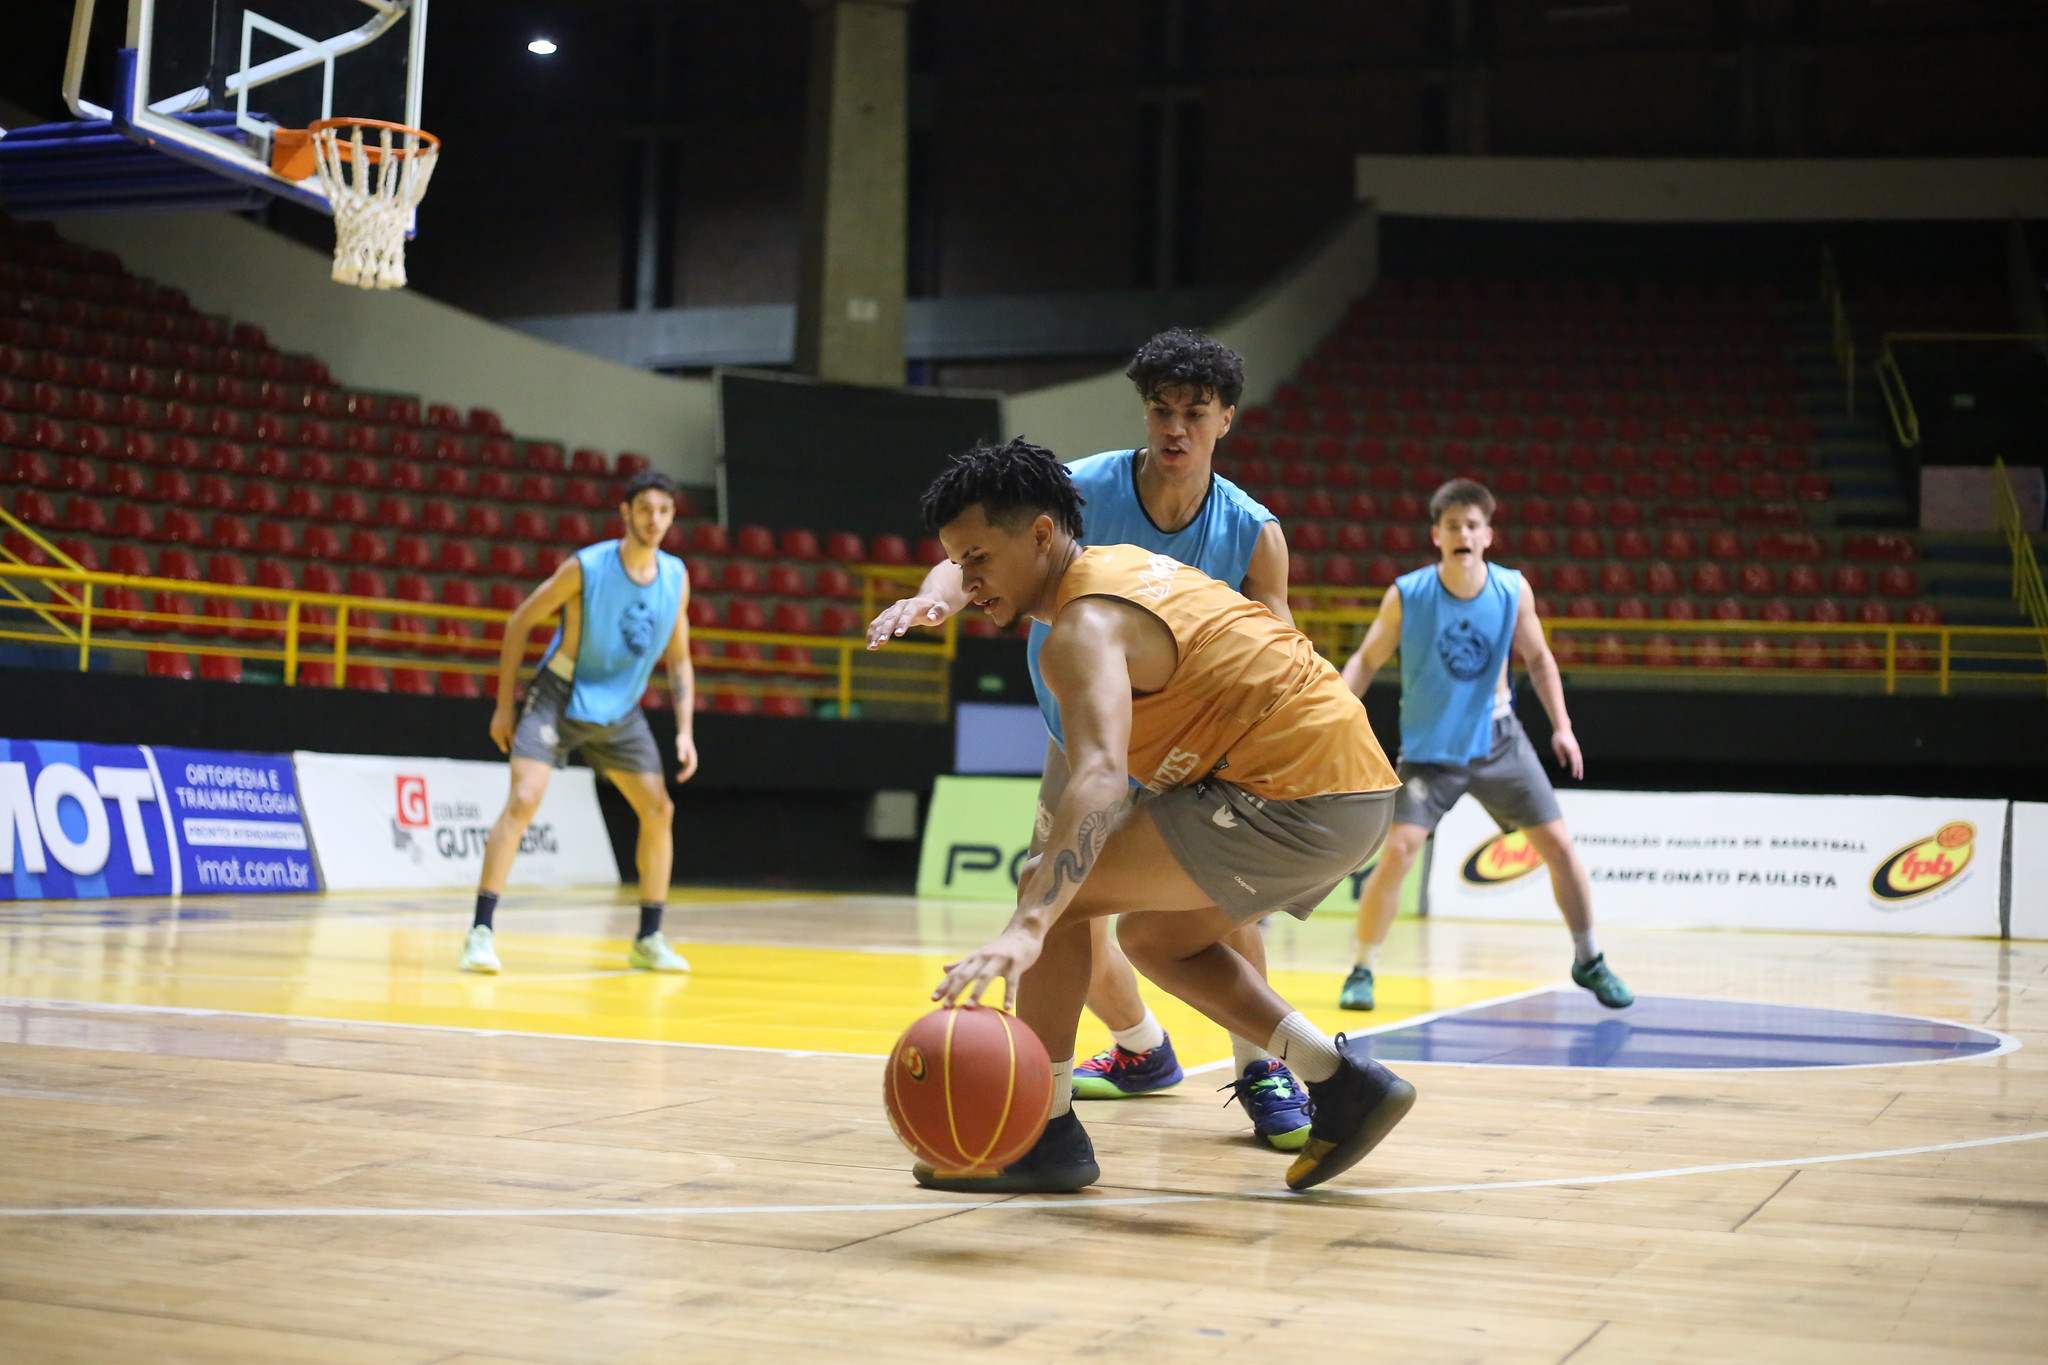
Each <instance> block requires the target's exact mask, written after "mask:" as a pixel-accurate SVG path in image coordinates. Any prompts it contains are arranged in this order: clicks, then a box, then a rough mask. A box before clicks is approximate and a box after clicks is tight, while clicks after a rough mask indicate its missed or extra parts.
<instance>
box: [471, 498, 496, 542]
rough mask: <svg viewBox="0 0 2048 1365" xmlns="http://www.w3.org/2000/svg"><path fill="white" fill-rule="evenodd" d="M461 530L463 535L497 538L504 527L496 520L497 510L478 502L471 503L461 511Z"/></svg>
mask: <svg viewBox="0 0 2048 1365" xmlns="http://www.w3.org/2000/svg"><path fill="white" fill-rule="evenodd" d="M462 530H463V533H464V534H465V535H472V536H489V537H493V538H495V537H497V536H499V535H501V534H503V532H504V525H503V523H501V522H500V521H499V520H498V509H497V508H495V507H490V506H487V505H485V504H483V503H480V502H473V503H471V504H469V506H468V507H466V508H464V509H463V514H462Z"/></svg>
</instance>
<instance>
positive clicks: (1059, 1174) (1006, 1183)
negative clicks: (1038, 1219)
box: [910, 1161, 1102, 1194]
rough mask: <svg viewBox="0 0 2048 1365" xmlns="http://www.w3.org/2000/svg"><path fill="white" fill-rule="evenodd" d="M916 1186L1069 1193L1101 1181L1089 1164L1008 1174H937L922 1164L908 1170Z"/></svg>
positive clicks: (950, 1190)
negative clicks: (1064, 1168) (1060, 1169)
mask: <svg viewBox="0 0 2048 1365" xmlns="http://www.w3.org/2000/svg"><path fill="white" fill-rule="evenodd" d="M910 1174H911V1175H912V1176H913V1177H914V1178H915V1179H916V1181H917V1183H918V1184H919V1185H922V1186H923V1187H924V1188H925V1189H928V1190H944V1191H945V1192H947V1193H948V1194H1073V1193H1074V1192H1075V1191H1077V1190H1083V1189H1086V1188H1087V1187H1088V1186H1090V1185H1093V1184H1094V1183H1095V1182H1096V1181H1097V1180H1099V1179H1101V1178H1102V1168H1101V1167H1100V1166H1098V1165H1097V1164H1096V1163H1094V1162H1093V1161H1090V1162H1087V1163H1086V1164H1084V1165H1080V1166H1071V1167H1068V1168H1067V1169H1066V1170H1064V1171H1032V1172H1029V1173H1025V1174H1018V1175H1009V1174H997V1175H941V1174H939V1172H938V1171H937V1170H935V1169H934V1168H932V1167H930V1166H927V1165H925V1164H924V1163H923V1162H922V1161H920V1162H918V1163H917V1164H916V1165H915V1166H913V1167H911V1168H910Z"/></svg>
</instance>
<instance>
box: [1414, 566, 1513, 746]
mask: <svg viewBox="0 0 2048 1365" xmlns="http://www.w3.org/2000/svg"><path fill="white" fill-rule="evenodd" d="M1394 586H1395V587H1397V588H1399V589H1400V591H1401V761H1402V762H1403V763H1470V762H1472V761H1473V760H1474V759H1477V758H1484V757H1485V756H1486V754H1487V753H1488V751H1490V750H1491V749H1492V747H1493V697H1494V691H1495V689H1496V688H1497V687H1498V686H1499V685H1500V671H1501V666H1502V665H1503V664H1505V663H1506V662H1507V658H1508V648H1509V645H1510V644H1511V642H1512V641H1513V640H1514V637H1515V612H1516V611H1517V610H1518V609H1519V608H1520V606H1521V600H1522V575H1521V574H1520V573H1519V572H1517V571H1516V570H1514V569H1503V568H1501V567H1500V566H1499V565H1498V564H1489V565H1487V566H1486V585H1485V586H1484V587H1482V588H1481V589H1480V590H1479V595H1478V596H1476V597H1474V598H1472V599H1471V600H1470V601H1467V600H1465V599H1464V598H1461V597H1458V596H1456V595H1454V594H1453V593H1451V592H1450V591H1449V590H1448V589H1446V588H1445V587H1444V584H1443V578H1442V576H1441V575H1439V574H1438V573H1437V571H1436V566H1435V565H1434V564H1432V565H1430V566H1429V567H1428V568H1426V569H1417V570H1416V571H1415V572H1413V573H1408V574H1403V575H1401V577H1400V578H1399V579H1397V580H1395V584H1394Z"/></svg>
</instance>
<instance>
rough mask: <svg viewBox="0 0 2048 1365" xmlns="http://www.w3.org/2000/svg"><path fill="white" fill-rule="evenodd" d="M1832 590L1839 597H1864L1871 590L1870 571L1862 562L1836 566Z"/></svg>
mask: <svg viewBox="0 0 2048 1365" xmlns="http://www.w3.org/2000/svg"><path fill="white" fill-rule="evenodd" d="M1831 586H1832V590H1833V592H1834V594H1835V595H1836V596H1837V597H1863V596H1866V595H1868V594H1869V592H1870V571H1869V570H1868V569H1865V568H1864V567H1863V566H1862V565H1860V564H1842V565H1838V566H1836V568H1835V573H1834V581H1833V583H1832V585H1831Z"/></svg>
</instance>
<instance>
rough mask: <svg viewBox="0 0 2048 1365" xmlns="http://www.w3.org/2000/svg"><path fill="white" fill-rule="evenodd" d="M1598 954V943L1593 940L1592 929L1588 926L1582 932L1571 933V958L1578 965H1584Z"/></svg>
mask: <svg viewBox="0 0 2048 1365" xmlns="http://www.w3.org/2000/svg"><path fill="white" fill-rule="evenodd" d="M1598 956H1600V945H1599V944H1597V943H1595V942H1593V930H1592V929H1591V928H1590V927H1589V928H1588V929H1587V930H1586V932H1585V933H1583V934H1573V935H1572V960H1573V962H1574V963H1575V964H1576V965H1578V966H1581V967H1583V966H1585V965H1586V964H1587V963H1588V962H1591V961H1592V960H1593V959H1594V958H1596V957H1598Z"/></svg>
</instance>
